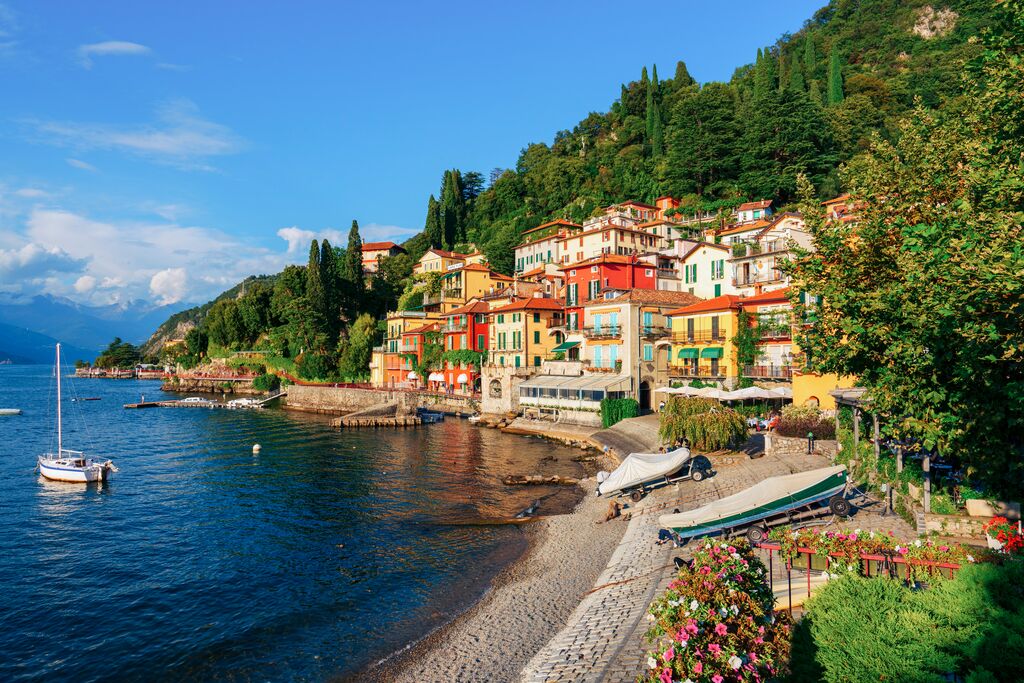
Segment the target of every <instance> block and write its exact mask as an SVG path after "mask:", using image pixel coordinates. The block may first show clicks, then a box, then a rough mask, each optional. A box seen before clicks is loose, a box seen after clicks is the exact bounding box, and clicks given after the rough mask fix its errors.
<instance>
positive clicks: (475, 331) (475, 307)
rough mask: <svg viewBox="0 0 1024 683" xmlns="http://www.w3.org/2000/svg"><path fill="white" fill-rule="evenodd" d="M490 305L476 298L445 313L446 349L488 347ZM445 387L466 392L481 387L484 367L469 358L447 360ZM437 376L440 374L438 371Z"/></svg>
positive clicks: (444, 376)
mask: <svg viewBox="0 0 1024 683" xmlns="http://www.w3.org/2000/svg"><path fill="white" fill-rule="evenodd" d="M489 312H490V307H489V306H488V305H487V304H486V303H485V302H483V301H473V302H471V303H469V304H467V305H465V306H461V307H459V308H456V309H454V310H452V311H449V312H448V313H445V314H444V315H442V316H441V319H442V320H443V322H442V323H441V332H442V333H443V334H444V350H445V351H462V350H467V351H476V352H477V353H480V352H483V351H487V349H488V345H489V343H490V336H489V330H490V325H488V320H489V318H488V315H487V314H488V313H489ZM437 374H439V375H441V376H442V377H443V379H442V380H435V381H438V382H439V383H440V382H443V383H444V386H445V387H452V388H454V389H455V390H456V391H459V392H462V393H469V392H478V391H480V367H479V366H474V365H472V364H470V363H466V362H458V363H456V362H453V361H451V360H447V361H445V362H444V363H442V368H441V371H440V372H439V373H437ZM435 376H436V375H435Z"/></svg>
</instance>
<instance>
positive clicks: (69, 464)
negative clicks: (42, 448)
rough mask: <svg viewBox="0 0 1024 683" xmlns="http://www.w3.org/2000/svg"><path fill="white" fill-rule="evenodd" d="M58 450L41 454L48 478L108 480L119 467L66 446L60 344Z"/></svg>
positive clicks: (39, 463)
mask: <svg viewBox="0 0 1024 683" xmlns="http://www.w3.org/2000/svg"><path fill="white" fill-rule="evenodd" d="M54 374H55V375H56V376H57V452H56V453H45V454H44V455H41V456H39V460H38V461H37V466H38V467H39V473H40V474H41V475H43V476H44V477H46V478H47V479H53V480H55V481H67V482H75V483H88V482H93V481H106V479H107V478H108V477H109V476H110V474H111V473H112V472H117V468H116V467H115V466H114V463H113V462H111V461H110V460H104V461H99V460H94V459H92V458H87V457H86V456H85V454H84V453H83V452H82V451H73V450H71V449H70V448H64V430H63V422H62V420H61V391H60V344H57V364H56V372H55V373H54Z"/></svg>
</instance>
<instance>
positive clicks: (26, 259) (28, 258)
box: [0, 242, 84, 284]
mask: <svg viewBox="0 0 1024 683" xmlns="http://www.w3.org/2000/svg"><path fill="white" fill-rule="evenodd" d="M83 266H84V261H83V260H78V259H75V258H73V257H72V256H71V255H70V254H68V253H67V252H66V251H64V250H63V249H61V248H59V247H56V246H49V247H47V246H43V245H41V244H39V243H36V242H29V243H28V244H26V245H24V246H23V247H21V248H20V249H0V282H4V283H8V284H15V283H17V281H19V280H33V279H38V278H42V277H45V276H46V275H48V274H50V273H53V272H65V273H77V272H81V270H82V268H83Z"/></svg>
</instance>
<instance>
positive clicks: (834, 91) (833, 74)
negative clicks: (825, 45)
mask: <svg viewBox="0 0 1024 683" xmlns="http://www.w3.org/2000/svg"><path fill="white" fill-rule="evenodd" d="M842 101H843V71H842V64H841V63H840V61H839V50H838V49H836V46H835V45H834V44H833V45H832V52H831V53H830V54H829V58H828V103H829V104H839V103H840V102H842Z"/></svg>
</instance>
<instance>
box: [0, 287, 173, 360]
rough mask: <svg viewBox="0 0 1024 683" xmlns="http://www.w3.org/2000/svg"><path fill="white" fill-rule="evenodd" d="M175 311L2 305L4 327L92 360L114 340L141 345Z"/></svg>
mask: <svg viewBox="0 0 1024 683" xmlns="http://www.w3.org/2000/svg"><path fill="white" fill-rule="evenodd" d="M174 309H175V307H174V306H157V305H155V304H153V303H150V302H148V301H133V302H130V303H128V304H126V305H110V306H86V305H83V304H77V303H75V302H73V301H70V300H68V299H62V298H57V297H52V296H35V297H32V299H30V300H27V301H20V302H3V303H0V323H3V324H6V325H9V326H13V327H17V328H23V329H25V330H30V331H33V332H36V333H38V334H40V335H43V336H45V337H48V338H53V339H59V340H60V341H61V342H63V343H64V344H70V345H73V346H78V347H81V348H82V349H86V350H88V351H87V355H88V358H89V359H92V358H93V357H95V356H96V354H97V353H99V352H100V351H101V350H103V349H104V348H106V346H107V344H109V343H110V342H111V340H112V339H113V338H114V337H120V338H121V339H124V340H125V341H129V342H131V343H133V344H141V343H142V342H143V341H145V340H146V338H147V337H148V336H149V333H150V331H152V329H153V328H154V327H156V326H157V325H159V324H160V322H161V321H162V320H164V319H166V318H167V316H168V315H169V314H170V313H171V312H173V311H174ZM5 342H6V339H5V338H4V337H3V336H0V348H5V346H6V345H5ZM69 357H70V354H69ZM83 358H84V357H83Z"/></svg>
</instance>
